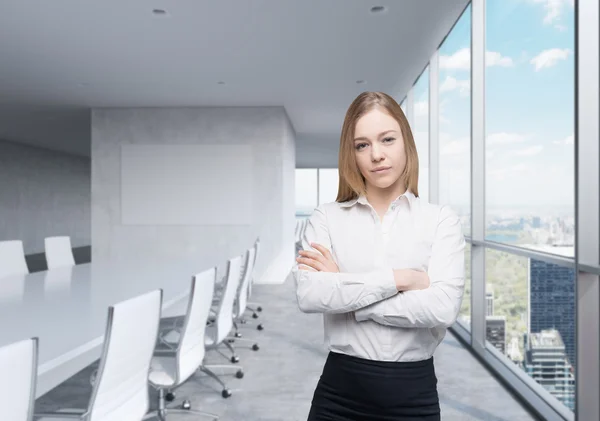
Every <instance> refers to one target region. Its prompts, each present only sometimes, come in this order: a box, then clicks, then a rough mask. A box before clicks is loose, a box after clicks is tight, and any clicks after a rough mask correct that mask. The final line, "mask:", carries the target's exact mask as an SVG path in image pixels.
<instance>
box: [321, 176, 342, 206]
mask: <svg viewBox="0 0 600 421" xmlns="http://www.w3.org/2000/svg"><path fill="white" fill-rule="evenodd" d="M338 184H339V178H338V170H337V168H320V169H319V205H320V204H322V203H330V202H335V199H336V197H337V193H338Z"/></svg>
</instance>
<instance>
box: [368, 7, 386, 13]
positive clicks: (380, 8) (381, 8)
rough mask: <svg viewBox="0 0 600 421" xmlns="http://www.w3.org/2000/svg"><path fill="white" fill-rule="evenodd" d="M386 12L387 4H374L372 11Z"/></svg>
mask: <svg viewBox="0 0 600 421" xmlns="http://www.w3.org/2000/svg"><path fill="white" fill-rule="evenodd" d="M383 12H385V6H373V7H371V13H383Z"/></svg>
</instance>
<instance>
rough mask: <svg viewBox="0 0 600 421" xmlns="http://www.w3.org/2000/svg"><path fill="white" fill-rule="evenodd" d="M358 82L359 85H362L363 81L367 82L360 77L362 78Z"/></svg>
mask: <svg viewBox="0 0 600 421" xmlns="http://www.w3.org/2000/svg"><path fill="white" fill-rule="evenodd" d="M356 83H358V84H359V85H362V84H363V83H365V81H364V80H362V79H360V80H357V81H356Z"/></svg>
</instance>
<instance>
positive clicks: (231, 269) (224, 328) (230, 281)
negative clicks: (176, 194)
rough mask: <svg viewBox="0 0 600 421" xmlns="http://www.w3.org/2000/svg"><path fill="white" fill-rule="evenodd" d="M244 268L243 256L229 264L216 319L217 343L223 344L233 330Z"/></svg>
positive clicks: (231, 260) (215, 339)
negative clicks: (235, 305)
mask: <svg viewBox="0 0 600 421" xmlns="http://www.w3.org/2000/svg"><path fill="white" fill-rule="evenodd" d="M241 266H242V256H236V257H233V258H231V259H229V261H228V262H227V280H226V281H225V282H226V284H225V292H224V293H223V296H222V298H221V302H220V303H219V310H218V313H217V318H216V323H217V325H216V337H215V338H213V339H214V341H215V343H221V342H222V341H223V339H225V338H226V337H227V335H228V334H229V332H231V329H232V328H233V304H234V301H235V296H236V294H237V290H238V286H239V285H240V269H241Z"/></svg>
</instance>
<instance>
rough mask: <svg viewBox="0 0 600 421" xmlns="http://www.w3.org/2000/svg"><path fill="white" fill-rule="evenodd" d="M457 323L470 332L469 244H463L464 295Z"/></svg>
mask: <svg viewBox="0 0 600 421" xmlns="http://www.w3.org/2000/svg"><path fill="white" fill-rule="evenodd" d="M458 321H459V322H460V323H461V324H462V325H463V326H464V327H465V328H466V329H467V330H469V331H471V244H470V243H467V244H465V295H464V296H463V302H462V307H461V308H460V313H459V315H458Z"/></svg>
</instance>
